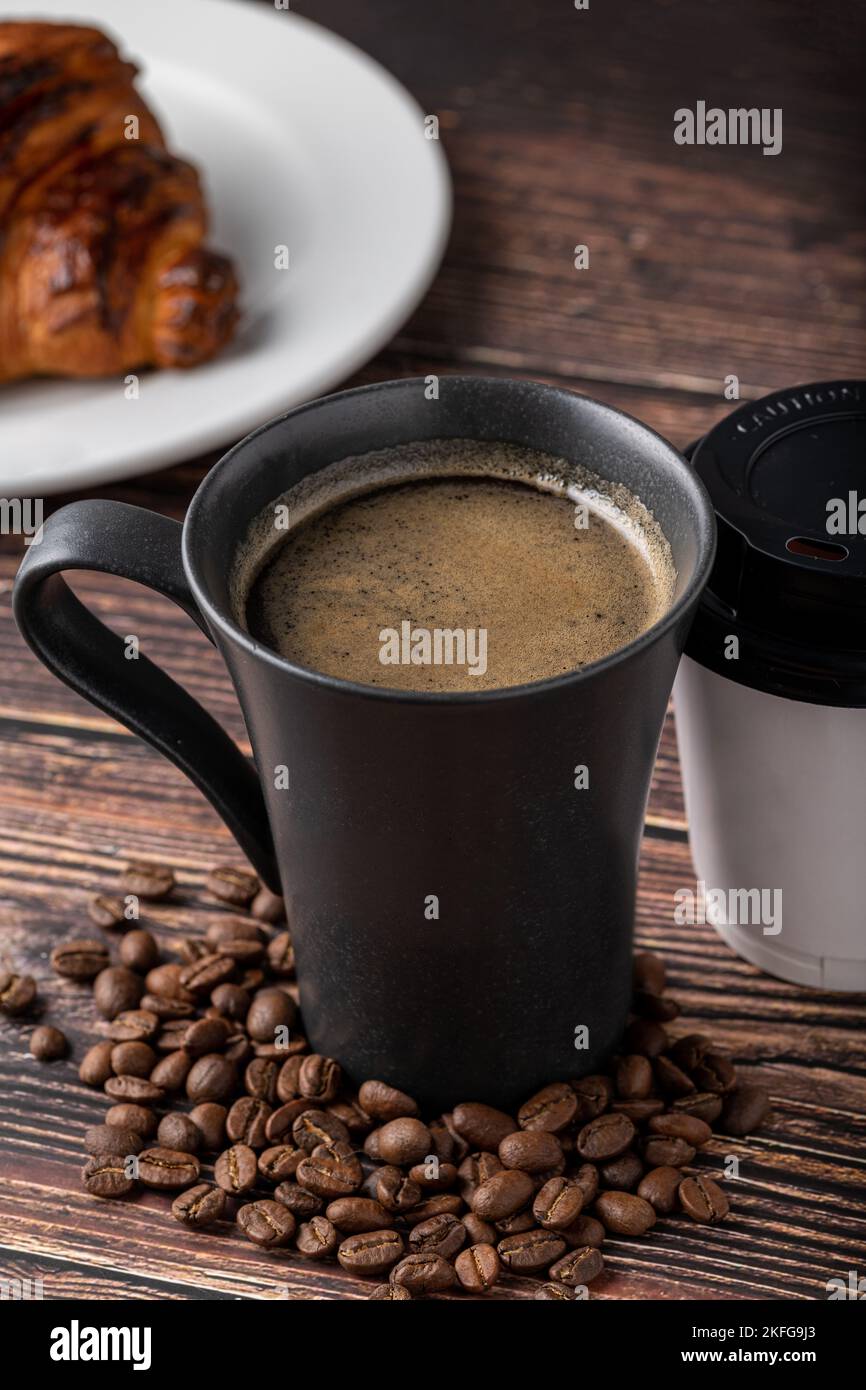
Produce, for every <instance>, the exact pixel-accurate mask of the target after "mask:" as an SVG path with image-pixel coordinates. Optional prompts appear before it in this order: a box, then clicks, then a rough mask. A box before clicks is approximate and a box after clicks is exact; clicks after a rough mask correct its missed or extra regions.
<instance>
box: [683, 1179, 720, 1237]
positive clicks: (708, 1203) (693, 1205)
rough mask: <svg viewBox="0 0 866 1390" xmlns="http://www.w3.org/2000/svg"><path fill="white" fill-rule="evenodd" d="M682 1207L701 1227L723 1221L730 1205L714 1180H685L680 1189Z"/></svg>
mask: <svg viewBox="0 0 866 1390" xmlns="http://www.w3.org/2000/svg"><path fill="white" fill-rule="evenodd" d="M679 1197H680V1206H681V1207H682V1209H683V1211H684V1212H685V1213H686V1215H687V1216H690V1217H691V1218H692V1220H693V1221H698V1222H700V1224H701V1225H706V1224H710V1223H714V1222H716V1221H723V1220H724V1218H725V1217H726V1216H727V1214H728V1212H729V1211H730V1203H729V1202H728V1199H727V1197H726V1196H725V1194H724V1192H723V1191H722V1189H721V1188H720V1187H719V1185H718V1183H715V1182H713V1180H712V1178H705V1177H698V1178H685V1179H684V1180H683V1182H681V1183H680V1187H679Z"/></svg>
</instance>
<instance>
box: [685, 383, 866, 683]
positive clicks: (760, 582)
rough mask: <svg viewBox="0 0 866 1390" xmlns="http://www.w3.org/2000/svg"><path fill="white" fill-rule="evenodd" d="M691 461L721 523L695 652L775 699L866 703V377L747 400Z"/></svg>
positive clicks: (692, 642)
mask: <svg viewBox="0 0 866 1390" xmlns="http://www.w3.org/2000/svg"><path fill="white" fill-rule="evenodd" d="M687 456H688V457H689V458H691V460H692V463H693V464H694V467H695V469H696V470H697V472H698V473H699V474H700V476H701V479H702V480H703V482H704V484H705V485H706V488H707V490H708V492H709V494H710V497H711V498H712V501H713V506H714V507H715V509H716V520H717V521H718V526H719V544H718V551H717V554H716V561H715V564H714V566H713V570H712V573H711V575H710V579H709V583H708V585H707V588H706V590H705V591H704V596H703V598H702V600H701V605H700V608H699V610H698V614H697V617H696V618H695V622H694V626H693V628H692V631H691V635H690V637H689V641H688V644H687V646H686V653H687V655H688V656H690V657H692V658H693V659H694V660H695V661H698V662H700V663H701V665H702V666H707V667H709V668H710V670H712V671H717V672H718V673H719V674H720V675H722V676H726V677H727V678H728V679H729V680H732V681H737V682H738V683H739V684H741V685H748V686H752V687H753V688H754V689H756V690H764V691H769V692H770V693H771V694H773V695H781V696H785V697H787V698H789V699H792V700H806V701H809V702H811V703H812V704H821V705H841V706H850V707H862V706H866V382H862V381H830V382H820V383H818V384H817V385H814V386H797V387H794V388H793V389H792V390H790V391H776V392H774V393H773V394H772V395H771V396H764V397H763V399H762V400H759V401H753V402H749V403H747V404H745V405H741V406H740V407H739V409H738V410H735V411H734V412H733V414H732V415H729V416H727V417H726V419H724V420H721V421H720V422H719V424H717V425H716V426H715V427H714V428H713V429H712V430H710V432H709V434H707V435H705V436H704V438H703V439H700V440H698V442H697V443H696V444H693V445H692V446H691V448H690V449H689V450H687ZM861 501H862V504H863V505H862V510H861V511H858V503H860V502H861ZM829 504H834V505H833V512H832V515H833V517H834V520H833V522H832V525H831V527H830V528H829V529H828V519H829V518H830V517H831V512H830V510H829V509H828V508H829ZM836 518H841V519H842V525H843V527H844V530H843V531H842V532H841V533H840V534H836V533H835V531H834V529H833V527H834V526H835V525H836ZM858 522H859V525H860V527H861V528H862V529H860V530H858V529H857V526H858ZM852 528H853V529H852ZM731 636H736V637H737V638H738V639H739V657H738V659H736V660H731V659H727V658H726V656H725V651H726V644H727V643H728V639H729V638H730V637H731Z"/></svg>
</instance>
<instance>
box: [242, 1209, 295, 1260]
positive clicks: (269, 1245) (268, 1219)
mask: <svg viewBox="0 0 866 1390" xmlns="http://www.w3.org/2000/svg"><path fill="white" fill-rule="evenodd" d="M236 1220H237V1224H238V1225H239V1226H240V1228H241V1230H242V1231H243V1233H244V1235H245V1236H246V1238H247V1240H250V1241H252V1243H253V1245H261V1246H264V1247H265V1248H266V1249H276V1248H277V1247H278V1246H281V1245H288V1243H289V1241H290V1240H291V1238H292V1236H293V1235H294V1234H295V1218H294V1217H293V1216H292V1213H291V1212H290V1211H289V1209H288V1207H284V1206H281V1204H280V1203H279V1202H270V1201H261V1202H248V1203H247V1204H246V1206H243V1207H241V1209H240V1211H239V1212H238V1214H237V1217H236Z"/></svg>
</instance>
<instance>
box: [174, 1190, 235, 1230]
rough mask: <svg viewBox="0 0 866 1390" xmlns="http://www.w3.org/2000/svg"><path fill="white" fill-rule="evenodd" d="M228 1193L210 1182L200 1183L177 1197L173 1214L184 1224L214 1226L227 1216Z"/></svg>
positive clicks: (197, 1226)
mask: <svg viewBox="0 0 866 1390" xmlns="http://www.w3.org/2000/svg"><path fill="white" fill-rule="evenodd" d="M225 1210H226V1194H225V1193H224V1192H223V1190H222V1188H221V1187H212V1186H211V1184H210V1183H207V1182H203V1183H198V1184H197V1185H196V1186H195V1187H190V1188H188V1189H187V1191H186V1192H182V1193H181V1194H180V1196H179V1197H175V1199H174V1201H173V1202H172V1204H171V1214H172V1216H173V1217H174V1219H175V1221H180V1223H181V1224H182V1225H183V1226H194V1227H196V1228H201V1227H203V1226H213V1224H214V1222H216V1221H221V1220H222V1218H223V1217H224V1216H225Z"/></svg>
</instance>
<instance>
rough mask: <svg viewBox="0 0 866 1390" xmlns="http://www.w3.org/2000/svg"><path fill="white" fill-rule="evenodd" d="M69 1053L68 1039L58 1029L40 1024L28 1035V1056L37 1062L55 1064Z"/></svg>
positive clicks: (46, 1024) (47, 1024)
mask: <svg viewBox="0 0 866 1390" xmlns="http://www.w3.org/2000/svg"><path fill="white" fill-rule="evenodd" d="M68 1051H69V1039H68V1038H67V1036H66V1034H65V1033H61V1031H60V1029H59V1028H52V1027H51V1024H50V1023H42V1024H40V1025H39V1027H38V1028H34V1029H33V1032H32V1033H31V1034H30V1055H31V1056H32V1057H35V1058H36V1060H37V1062H56V1061H58V1060H59V1059H60V1058H61V1057H65V1056H66V1054H67V1052H68Z"/></svg>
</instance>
